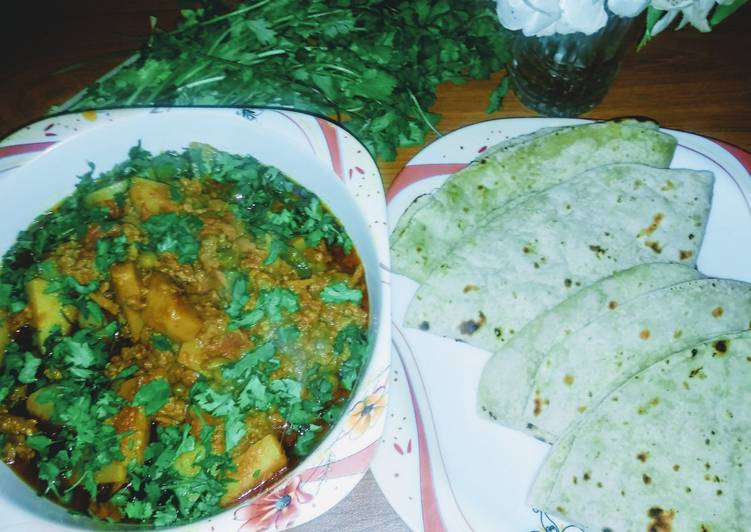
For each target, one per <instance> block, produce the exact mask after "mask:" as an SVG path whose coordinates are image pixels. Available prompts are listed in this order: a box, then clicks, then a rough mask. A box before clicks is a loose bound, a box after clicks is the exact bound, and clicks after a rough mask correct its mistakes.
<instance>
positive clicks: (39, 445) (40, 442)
mask: <svg viewBox="0 0 751 532" xmlns="http://www.w3.org/2000/svg"><path fill="white" fill-rule="evenodd" d="M26 445H28V446H29V447H31V448H32V449H34V450H35V451H37V452H39V453H42V454H46V452H47V447H49V446H50V445H52V440H51V439H50V438H48V437H47V436H45V435H44V434H32V435H31V436H27V437H26Z"/></svg>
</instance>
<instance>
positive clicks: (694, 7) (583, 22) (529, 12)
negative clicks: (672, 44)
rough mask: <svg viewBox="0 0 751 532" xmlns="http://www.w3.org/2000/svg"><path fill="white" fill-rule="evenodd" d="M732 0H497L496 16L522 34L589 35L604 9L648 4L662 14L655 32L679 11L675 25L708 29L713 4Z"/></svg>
mask: <svg viewBox="0 0 751 532" xmlns="http://www.w3.org/2000/svg"><path fill="white" fill-rule="evenodd" d="M732 2H733V0H651V2H650V0H497V11H498V18H499V19H500V21H501V24H503V25H504V26H505V27H506V28H508V29H510V30H521V31H522V33H523V34H524V35H527V36H538V37H544V36H547V35H553V34H554V33H560V34H567V33H574V32H577V31H579V32H582V33H584V34H586V35H591V34H593V33H595V32H596V31H598V30H599V29H601V28H602V27H603V26H605V23H606V22H607V18H608V15H607V11H606V6H607V9H608V10H610V11H611V12H612V13H614V14H616V15H618V16H621V17H635V16H637V15H639V13H641V12H642V11H644V9H645V8H646V7H647V6H648V5H651V6H652V7H654V8H655V9H659V10H662V11H665V14H664V15H663V16H662V18H660V20H658V21H657V23H656V24H655V25H654V27H653V28H652V32H651V33H652V35H656V34H658V33H659V32H661V31H662V30H664V29H665V28H666V27H668V26H669V25H670V23H671V22H673V20H675V18H676V17H677V16H678V15H679V14H682V15H683V18H682V20H681V23H680V25H679V26H678V28H682V27H683V26H685V25H686V24H691V25H692V26H693V27H695V28H696V29H698V30H699V31H710V29H711V28H710V26H709V22H708V20H707V17H708V16H709V13H710V12H711V11H712V8H714V6H715V4H717V3H719V4H730V3H732Z"/></svg>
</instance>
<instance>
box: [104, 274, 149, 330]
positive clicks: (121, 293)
mask: <svg viewBox="0 0 751 532" xmlns="http://www.w3.org/2000/svg"><path fill="white" fill-rule="evenodd" d="M110 276H111V277H112V284H113V286H114V288H115V296H116V297H117V302H118V303H120V306H121V307H122V309H123V314H125V319H126V321H127V322H128V328H129V329H130V333H131V335H132V336H133V337H134V338H138V337H139V336H140V335H141V331H142V330H143V325H144V323H143V317H142V316H141V313H140V312H139V309H140V308H141V307H142V306H143V297H142V295H141V282H140V281H139V280H138V273H137V272H136V267H135V266H134V265H133V263H132V262H122V263H120V264H115V265H113V266H112V267H111V268H110Z"/></svg>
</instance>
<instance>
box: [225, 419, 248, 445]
mask: <svg viewBox="0 0 751 532" xmlns="http://www.w3.org/2000/svg"><path fill="white" fill-rule="evenodd" d="M246 431H247V429H246V428H245V417H244V416H243V415H242V414H241V413H240V412H232V413H231V414H230V415H228V416H227V417H226V418H225V419H224V438H225V440H224V441H225V446H226V449H227V451H231V450H232V449H234V448H235V446H236V445H237V444H238V443H240V440H242V438H243V436H245V433H246Z"/></svg>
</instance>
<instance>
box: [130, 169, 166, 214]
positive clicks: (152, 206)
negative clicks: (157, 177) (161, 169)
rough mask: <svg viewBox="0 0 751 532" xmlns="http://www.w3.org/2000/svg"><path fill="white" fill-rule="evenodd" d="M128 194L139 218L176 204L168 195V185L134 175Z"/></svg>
mask: <svg viewBox="0 0 751 532" xmlns="http://www.w3.org/2000/svg"><path fill="white" fill-rule="evenodd" d="M128 195H129V196H130V201H131V202H132V203H133V206H134V207H135V209H136V211H137V212H138V216H139V218H141V220H146V219H147V218H150V217H151V216H153V215H155V214H159V213H160V212H169V211H174V210H175V209H177V204H176V203H175V202H174V201H172V197H171V196H170V188H169V186H167V185H165V184H164V183H159V182H158V181H151V180H150V179H142V178H140V177H136V178H134V179H133V182H132V184H131V185H130V190H129V191H128Z"/></svg>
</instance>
